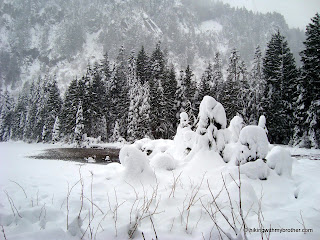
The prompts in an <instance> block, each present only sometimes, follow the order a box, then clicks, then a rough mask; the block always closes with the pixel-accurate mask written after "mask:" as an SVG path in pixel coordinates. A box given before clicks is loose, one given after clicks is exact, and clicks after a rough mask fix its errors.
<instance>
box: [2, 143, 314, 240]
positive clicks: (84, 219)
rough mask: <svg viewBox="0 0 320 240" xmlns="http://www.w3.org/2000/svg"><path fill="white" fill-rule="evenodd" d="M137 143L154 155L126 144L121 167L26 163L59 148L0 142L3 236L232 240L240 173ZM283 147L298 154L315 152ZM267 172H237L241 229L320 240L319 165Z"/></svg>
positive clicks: (206, 158)
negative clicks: (261, 177)
mask: <svg viewBox="0 0 320 240" xmlns="http://www.w3.org/2000/svg"><path fill="white" fill-rule="evenodd" d="M142 145H144V146H145V148H149V149H146V150H150V149H151V150H152V151H153V152H152V153H151V155H149V156H147V155H141V153H142V152H140V151H139V150H137V148H136V150H133V148H134V147H133V146H127V147H125V150H124V151H121V154H122V155H123V156H121V157H120V159H121V162H122V164H118V163H112V164H109V165H97V164H85V165H80V164H79V163H76V162H67V161H58V160H39V159H32V158H27V156H30V155H35V154H37V153H40V152H41V151H42V150H44V149H47V148H53V147H61V146H59V145H45V144H26V143H21V142H6V143H0V190H1V191H0V225H1V226H3V228H2V227H1V226H0V227H1V230H4V232H1V234H0V239H8V240H14V239H33V240H35V239H61V240H62V239H81V238H82V239H128V238H129V237H130V235H132V236H131V237H133V238H135V239H143V235H144V238H145V239H152V238H153V239H155V238H156V236H155V235H157V237H158V239H210V236H211V239H219V231H218V230H217V228H219V229H220V232H222V231H225V232H229V234H230V239H233V238H235V231H234V230H233V227H234V226H236V228H237V230H236V231H239V232H243V231H242V229H241V224H240V223H242V220H241V216H240V215H239V211H238V209H239V201H238V199H239V191H238V186H237V184H236V183H239V181H238V179H237V178H238V176H237V172H238V167H236V166H234V165H232V164H230V163H225V162H224V161H222V160H221V157H220V156H219V155H218V154H217V153H216V152H214V151H212V150H204V151H202V152H201V153H199V154H197V155H196V156H195V157H194V158H193V159H192V160H191V161H189V162H181V161H180V160H179V159H176V158H175V159H173V158H172V157H171V156H170V155H166V153H163V152H164V151H166V150H168V148H170V146H173V145H174V142H173V141H168V140H166V141H165V140H159V141H153V142H144V143H140V146H139V147H141V146H142ZM156 149H158V150H156ZM288 149H289V150H290V151H291V152H293V153H296V152H303V154H304V155H305V156H308V154H310V153H311V154H320V152H319V151H315V150H313V151H312V150H311V151H310V150H306V149H303V150H301V149H300V150H299V149H292V148H288ZM151 150H150V151H151ZM161 154H162V155H161ZM172 155H174V154H172ZM134 157H137V158H138V159H139V160H135V161H134V162H135V163H136V164H133V165H132V163H131V165H130V161H128V159H133V158H134ZM148 159H151V160H150V164H149V163H148ZM161 159H162V160H163V161H161ZM162 163H163V164H162ZM80 166H81V168H80ZM168 166H169V167H170V168H172V169H174V170H172V169H167V167H168ZM246 168H248V167H246ZM241 171H251V172H254V171H257V170H256V169H255V168H253V169H251V170H242V169H241ZM269 171H270V173H269V176H268V178H267V180H259V179H252V178H254V176H253V177H252V176H250V177H252V178H248V177H247V175H246V174H241V189H242V191H241V203H242V210H243V213H244V214H243V216H244V218H245V223H246V227H247V228H248V229H251V230H252V231H254V228H255V229H257V228H259V229H260V228H261V227H262V225H261V224H263V228H265V229H269V228H270V226H271V228H273V229H274V231H277V229H279V231H281V229H282V231H285V232H281V233H280V232H272V233H271V235H270V239H319V238H320V231H319V230H320V229H319V226H320V207H319V203H320V202H319V199H320V189H319V187H318V183H319V182H320V161H311V160H309V159H308V157H305V158H304V159H299V160H294V161H293V165H292V176H286V175H281V176H279V175H278V174H277V173H276V171H275V170H272V169H270V170H269ZM141 172H142V173H141ZM80 174H81V175H80ZM230 175H232V176H233V177H234V178H235V179H234V180H233V179H232V178H231V177H230ZM80 179H82V181H80V182H79V180H80ZM223 179H224V181H225V185H224V183H223ZM82 185H83V187H82ZM226 189H228V191H226ZM82 190H83V194H82ZM210 191H211V192H210ZM68 192H69V194H68ZM228 195H230V199H232V200H231V204H232V206H233V208H234V211H233V212H234V213H233V214H232V211H231V208H230V205H231V204H230V200H229V197H228ZM82 196H83V197H82ZM213 197H215V199H214V198H213ZM214 200H215V201H214ZM82 202H83V204H82ZM215 202H216V204H217V205H215ZM217 206H218V207H219V208H217ZM219 209H220V210H221V212H220V210H219ZM221 213H223V214H224V215H225V216H227V218H228V221H229V222H230V225H229V224H228V223H227V221H226V220H225V218H224V217H223V216H222V214H221ZM213 220H215V222H216V223H214V221H213ZM216 224H217V225H216ZM303 229H307V230H308V231H311V230H309V229H312V231H313V232H311V233H310V232H309V233H303V232H302V231H303ZM287 230H289V231H290V232H287ZM291 231H301V232H291ZM142 234H143V235H142ZM260 234H261V233H257V232H251V233H250V232H249V231H248V232H247V237H248V239H261V235H260ZM221 235H222V237H223V239H228V238H227V237H226V235H224V234H223V233H221ZM264 239H266V237H264Z"/></svg>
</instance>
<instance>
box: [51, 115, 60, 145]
mask: <svg viewBox="0 0 320 240" xmlns="http://www.w3.org/2000/svg"><path fill="white" fill-rule="evenodd" d="M59 141H60V120H59V117H58V116H57V117H56V120H55V121H54V125H53V129H52V142H53V143H55V142H59Z"/></svg>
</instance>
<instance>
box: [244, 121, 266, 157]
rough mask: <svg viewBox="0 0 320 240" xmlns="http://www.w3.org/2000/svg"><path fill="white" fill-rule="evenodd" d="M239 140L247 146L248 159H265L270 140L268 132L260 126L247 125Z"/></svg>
mask: <svg viewBox="0 0 320 240" xmlns="http://www.w3.org/2000/svg"><path fill="white" fill-rule="evenodd" d="M239 142H240V143H241V145H244V146H246V148H247V151H246V152H245V155H246V161H248V162H249V161H255V160H257V159H259V158H260V159H264V158H265V157H266V156H267V154H268V151H269V141H268V137H267V134H266V132H265V131H264V129H263V128H261V127H259V126H246V127H244V128H243V129H242V130H241V132H240V135H239Z"/></svg>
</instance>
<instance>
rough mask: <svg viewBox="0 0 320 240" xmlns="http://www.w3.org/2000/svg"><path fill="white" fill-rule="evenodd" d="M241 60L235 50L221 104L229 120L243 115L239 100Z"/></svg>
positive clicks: (232, 54)
mask: <svg viewBox="0 0 320 240" xmlns="http://www.w3.org/2000/svg"><path fill="white" fill-rule="evenodd" d="M240 63H241V59H240V56H239V54H238V51H237V50H236V49H233V50H232V52H231V56H230V58H229V64H228V69H227V72H228V75H227V79H226V81H225V82H224V84H223V88H222V96H221V103H222V105H223V106H224V108H225V110H226V115H227V119H232V118H233V117H234V116H236V115H237V114H239V113H241V110H242V108H241V106H240V104H239V101H238V98H239V96H240V90H241V78H242V76H241V68H240Z"/></svg>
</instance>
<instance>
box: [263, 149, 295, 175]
mask: <svg viewBox="0 0 320 240" xmlns="http://www.w3.org/2000/svg"><path fill="white" fill-rule="evenodd" d="M266 159H267V164H268V166H269V167H270V168H271V169H274V170H275V171H276V173H277V174H278V175H283V176H288V177H289V176H291V173H292V162H293V160H292V158H291V155H290V152H289V151H287V150H285V149H284V148H282V147H279V146H276V147H274V148H272V150H271V151H270V152H269V153H268V155H267V157H266Z"/></svg>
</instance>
